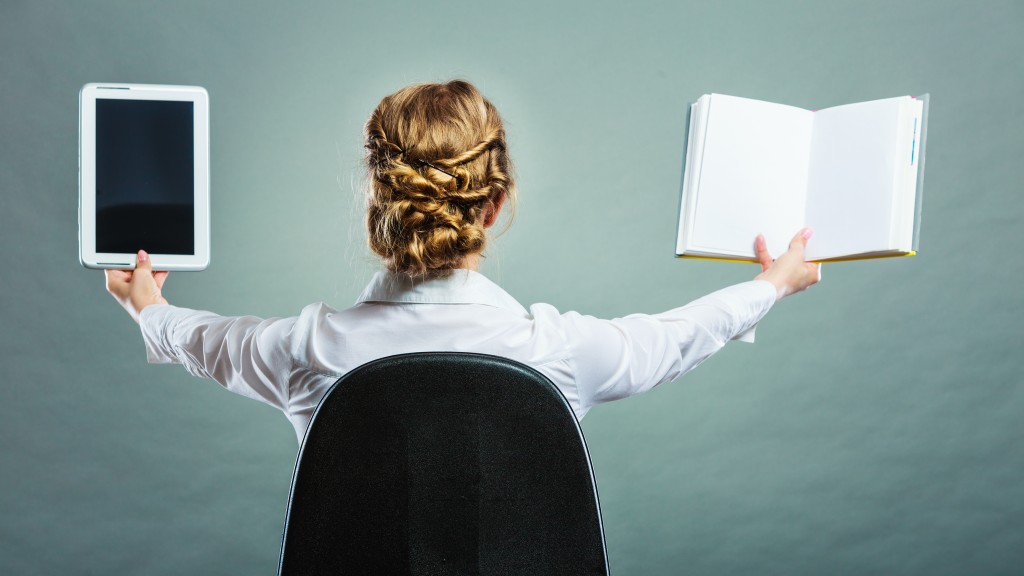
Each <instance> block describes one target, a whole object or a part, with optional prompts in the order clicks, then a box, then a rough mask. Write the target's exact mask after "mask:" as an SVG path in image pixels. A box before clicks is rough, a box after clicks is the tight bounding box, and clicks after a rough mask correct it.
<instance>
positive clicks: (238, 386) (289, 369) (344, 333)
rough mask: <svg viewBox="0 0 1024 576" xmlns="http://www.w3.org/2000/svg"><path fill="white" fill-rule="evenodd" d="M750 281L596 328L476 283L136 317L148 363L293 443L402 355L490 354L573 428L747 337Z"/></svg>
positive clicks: (759, 289)
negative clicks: (281, 426) (544, 395)
mask: <svg viewBox="0 0 1024 576" xmlns="http://www.w3.org/2000/svg"><path fill="white" fill-rule="evenodd" d="M775 297H776V291H775V288H774V286H772V285H771V284H770V283H768V282H764V281H751V282H745V283H743V284H737V285H735V286H731V287H728V288H725V289H723V290H719V291H717V292H714V293H712V294H709V295H708V296H705V297H703V298H700V299H698V300H696V301H694V302H691V303H690V304H687V305H686V306H683V307H681V308H676V309H673V310H669V311H668V312H663V313H661V314H633V315H630V316H626V317H623V318H617V319H614V320H602V319H598V318H594V317H591V316H585V315H582V314H578V313H576V312H567V313H564V314H563V313H559V312H558V310H556V309H555V308H554V307H552V306H550V305H548V304H534V305H533V306H531V307H530V310H529V311H528V310H526V309H525V308H524V307H523V306H522V305H520V304H519V303H518V302H517V301H516V300H515V299H514V298H512V297H511V296H509V295H508V294H507V293H506V292H505V291H504V290H502V289H501V288H500V287H498V286H497V285H496V284H494V283H493V282H491V281H490V280H488V279H487V278H486V277H484V276H483V275H481V274H478V273H476V272H472V271H469V270H458V271H456V272H455V273H454V274H453V275H452V276H450V277H448V278H444V279H430V280H424V281H415V282H414V281H412V280H410V279H409V278H408V277H407V276H403V275H397V274H389V273H385V272H379V273H377V275H376V276H375V277H374V278H373V280H372V281H371V282H370V285H369V286H367V288H366V290H365V291H364V292H363V294H362V295H361V296H360V297H359V300H358V301H357V302H356V304H355V305H354V306H352V307H351V308H348V309H345V310H335V309H333V308H331V307H330V306H327V305H326V304H323V303H319V304H311V305H309V306H306V307H305V308H303V310H302V312H301V313H300V314H299V315H298V316H296V317H292V318H270V319H261V318H255V317H252V316H240V317H225V316H219V315H217V314H213V313H211V312H202V311H197V310H189V309H187V308H179V307H176V306H170V305H152V306H148V307H147V308H146V309H144V310H143V311H142V314H141V318H140V326H141V329H142V335H143V339H144V341H145V344H146V353H147V356H148V359H149V361H150V362H152V363H171V362H176V363H180V364H182V365H183V366H184V367H185V368H186V369H187V370H188V371H189V372H190V373H192V374H194V375H196V376H200V377H203V378H211V379H213V380H215V381H217V382H219V383H220V384H222V385H223V386H224V387H225V388H227V389H228V390H231V391H232V392H237V393H238V394H242V395H244V396H248V397H250V398H255V399H257V400H261V401H263V402H266V403H268V404H270V405H272V406H276V407H277V408H279V409H281V410H282V411H283V412H284V413H285V415H286V416H287V417H288V418H289V420H290V421H291V422H292V425H293V426H294V427H295V431H296V434H297V435H298V437H299V440H300V441H301V439H302V435H303V434H304V433H305V430H306V426H307V425H308V424H309V420H310V418H311V417H312V415H313V411H314V409H315V408H316V406H317V403H318V402H319V401H320V399H321V398H322V397H323V395H324V394H325V393H326V392H327V390H328V389H329V388H330V386H331V385H332V384H333V383H334V382H335V381H336V380H337V379H338V378H339V377H340V376H342V375H344V374H345V373H347V372H349V371H350V370H352V369H354V368H356V367H358V366H360V365H362V364H365V363H366V362H369V361H371V360H375V359H377V358H383V357H385V356H390V355H393V354H401V353H407V352H426V351H454V352H477V353H482V354H493V355H496V356H503V357H506V358H511V359H513V360H517V361H519V362H522V363H524V364H527V365H529V366H532V367H534V368H535V369H537V370H538V371H540V372H541V373H543V374H544V375H545V376H547V377H548V378H550V379H551V380H552V381H553V382H554V383H555V385H556V386H558V388H559V389H560V390H561V391H562V393H563V394H564V395H565V397H566V399H567V400H568V401H569V405H570V406H571V407H572V409H573V411H574V412H575V414H576V417H577V418H582V417H583V416H584V415H585V414H586V413H587V411H588V410H590V408H591V407H593V406H594V405H596V404H600V403H602V402H608V401H611V400H616V399H619V398H625V397H627V396H632V395H634V394H640V393H642V392H645V391H647V390H650V389H651V388H653V387H654V386H657V385H658V384H661V383H663V382H667V381H670V380H673V379H675V378H678V377H679V376H680V375H682V374H683V373H684V372H686V371H688V370H691V369H693V368H694V367H696V366H697V365H698V364H700V363H701V362H703V361H704V360H705V359H706V358H708V357H709V356H711V355H712V354H714V353H715V352H716V351H718V350H719V349H721V348H722V347H723V346H724V345H725V344H726V343H727V342H728V341H729V340H732V339H739V338H743V337H745V336H748V335H750V334H752V330H753V328H754V326H755V325H756V324H757V322H758V321H759V320H760V319H761V318H762V317H763V316H764V315H765V313H767V312H768V310H769V309H770V308H771V306H772V304H773V303H774V302H775Z"/></svg>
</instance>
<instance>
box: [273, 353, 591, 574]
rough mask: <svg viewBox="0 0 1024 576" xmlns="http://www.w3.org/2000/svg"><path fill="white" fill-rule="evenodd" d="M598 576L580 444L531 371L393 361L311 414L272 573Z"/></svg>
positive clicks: (447, 356)
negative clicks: (277, 563)
mask: <svg viewBox="0 0 1024 576" xmlns="http://www.w3.org/2000/svg"><path fill="white" fill-rule="evenodd" d="M320 573H330V574H375V575H376V574H389V575H390V574H431V575H433V574H438V575H440V574H523V575H527V574H528V575H530V576H538V575H545V574H558V575H572V574H607V573H608V561H607V552H606V549H605V544H604V531H603V527H602V525H601V512H600V505H599V503H598V497H597V487H596V485H595V483H594V474H593V470H592V468H591V465H590V456H589V454H588V452H587V448H586V443H585V441H584V439H583V434H582V432H581V431H580V427H579V424H578V423H577V422H576V418H575V416H574V415H573V413H572V410H571V409H570V408H569V405H568V403H567V402H566V400H565V398H564V397H563V396H562V394H561V392H560V391H559V390H558V389H557V388H556V387H555V386H554V385H553V384H552V383H551V381H550V380H548V379H547V378H545V377H544V376H543V375H541V374H540V373H539V372H537V371H536V370H533V369H532V368H529V367H527V366H524V365H522V364H519V363H517V362H513V361H511V360H508V359H505V358H498V357H495V356H486V355H480V354H462V353H442V352H438V353H421V354H403V355H399V356H391V357H388V358H383V359H381V360H376V361H374V362H370V363H368V364H365V365H363V366H361V367H359V368H357V369H356V370H353V371H352V372H350V373H349V374H346V375H345V376H343V377H342V378H341V379H340V380H338V382H337V383H335V384H334V386H333V387H332V388H331V390H330V391H329V392H328V393H327V395H326V396H325V397H324V399H323V400H322V401H321V402H320V405H319V406H318V407H317V409H316V412H315V413H314V414H313V419H312V421H311V422H310V425H309V428H308V429H307V430H306V437H305V439H304V440H303V443H302V448H301V450H300V452H299V456H298V459H297V461H296V464H295V474H294V477H293V479H292V489H291V497H290V500H289V504H288V516H287V520H286V523H285V533H284V538H283V542H282V545H281V564H280V574H286V575H291V574H320Z"/></svg>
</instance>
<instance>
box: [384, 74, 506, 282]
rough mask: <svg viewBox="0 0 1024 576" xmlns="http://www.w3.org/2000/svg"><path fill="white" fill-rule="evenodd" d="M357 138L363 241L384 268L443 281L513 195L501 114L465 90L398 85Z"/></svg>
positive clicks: (478, 245) (475, 249)
mask: <svg viewBox="0 0 1024 576" xmlns="http://www.w3.org/2000/svg"><path fill="white" fill-rule="evenodd" d="M364 136H365V147H366V164H367V168H368V169H369V175H370V189H369V197H368V200H367V228H368V231H369V243H370V248H371V249H372V250H373V251H374V252H375V253H377V254H378V255H379V256H380V257H381V258H383V260H384V264H385V266H387V268H388V269H389V270H391V271H393V272H401V273H404V274H408V275H409V276H412V277H426V276H446V275H448V274H450V273H451V271H452V270H454V269H456V268H460V267H461V265H462V263H463V261H464V259H465V258H466V256H468V255H471V254H476V253H479V252H482V251H483V249H484V246H485V244H486V243H487V234H486V232H485V230H484V229H485V227H486V226H487V225H489V224H491V223H492V221H493V217H494V215H495V212H496V211H497V209H498V208H499V207H500V206H501V203H502V201H503V200H506V199H507V200H509V204H510V208H511V207H512V206H511V205H513V204H514V198H513V195H514V193H515V190H514V186H513V182H512V176H511V164H510V161H509V157H508V152H507V150H506V146H505V128H504V126H503V124H502V122H501V116H499V115H498V111H497V109H495V107H494V106H493V105H492V104H491V103H490V102H489V101H487V99H486V98H484V97H483V96H482V95H481V94H480V92H479V91H477V89H476V88H475V87H474V86H473V85H472V84H470V83H468V82H465V81H462V80H455V81H452V82H448V83H446V84H416V85H413V86H408V87H405V88H403V89H401V90H399V91H398V92H395V93H394V94H391V95H390V96H387V97H385V98H384V99H383V100H381V102H380V104H378V105H377V108H376V109H375V110H374V111H373V114H371V115H370V119H369V120H367V122H366V128H365V130H364Z"/></svg>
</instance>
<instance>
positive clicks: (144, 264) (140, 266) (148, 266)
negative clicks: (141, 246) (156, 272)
mask: <svg viewBox="0 0 1024 576" xmlns="http://www.w3.org/2000/svg"><path fill="white" fill-rule="evenodd" d="M134 274H142V275H144V276H152V275H153V261H152V260H150V259H149V253H148V252H146V251H145V250H139V253H138V254H136V255H135V273H134Z"/></svg>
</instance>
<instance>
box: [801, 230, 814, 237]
mask: <svg viewBox="0 0 1024 576" xmlns="http://www.w3.org/2000/svg"><path fill="white" fill-rule="evenodd" d="M812 234H814V230H811V229H810V228H804V231H803V232H801V233H800V235H801V236H803V237H804V239H807V238H810V237H811V235H812Z"/></svg>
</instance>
